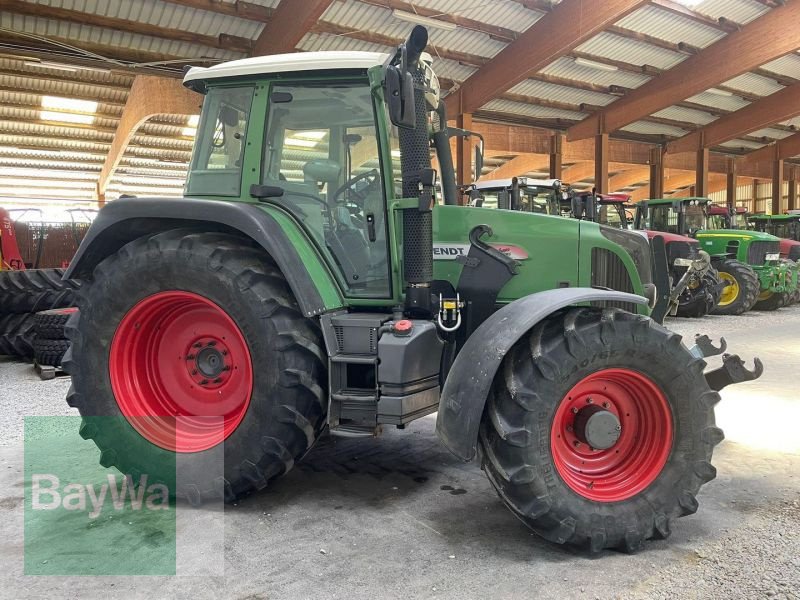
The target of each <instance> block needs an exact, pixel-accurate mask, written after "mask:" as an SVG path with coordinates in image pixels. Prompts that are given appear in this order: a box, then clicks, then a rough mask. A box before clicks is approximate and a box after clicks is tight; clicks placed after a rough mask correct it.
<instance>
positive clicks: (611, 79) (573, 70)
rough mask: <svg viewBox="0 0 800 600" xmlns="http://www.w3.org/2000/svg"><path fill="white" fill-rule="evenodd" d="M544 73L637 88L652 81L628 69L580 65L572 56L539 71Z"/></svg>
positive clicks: (600, 83)
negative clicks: (617, 69)
mask: <svg viewBox="0 0 800 600" xmlns="http://www.w3.org/2000/svg"><path fill="white" fill-rule="evenodd" d="M539 72H540V73H542V74H543V75H552V76H554V77H563V78H564V79H573V80H575V81H581V82H585V83H591V84H594V85H619V86H622V87H625V88H631V89H633V88H637V87H639V86H640V85H642V84H644V83H647V82H648V81H650V77H649V76H647V75H644V74H640V73H630V72H628V71H621V70H620V71H606V70H603V69H595V68H592V67H587V66H584V65H579V64H578V63H576V62H575V61H574V60H573V59H572V58H570V57H568V56H562V57H561V58H559V59H557V60H555V61H554V62H552V63H550V64H549V65H547V66H546V67H545V68H544V69H542V70H541V71H539Z"/></svg>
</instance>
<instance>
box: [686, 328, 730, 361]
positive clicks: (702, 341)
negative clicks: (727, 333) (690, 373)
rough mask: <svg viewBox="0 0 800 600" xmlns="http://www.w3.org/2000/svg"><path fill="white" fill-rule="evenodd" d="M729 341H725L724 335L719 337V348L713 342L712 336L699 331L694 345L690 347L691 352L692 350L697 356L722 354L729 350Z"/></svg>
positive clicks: (706, 356) (705, 356)
mask: <svg viewBox="0 0 800 600" xmlns="http://www.w3.org/2000/svg"><path fill="white" fill-rule="evenodd" d="M727 348H728V342H726V341H725V338H724V337H721V338H719V348H717V347H715V346H714V344H713V343H712V342H711V338H709V337H708V336H707V335H700V334H699V333H698V334H697V335H695V336H694V346H692V347H691V348H689V352H691V353H692V354H693V355H694V356H696V357H697V358H708V357H709V356H717V355H719V354H722V353H723V352H725V350H727Z"/></svg>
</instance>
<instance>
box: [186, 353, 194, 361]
mask: <svg viewBox="0 0 800 600" xmlns="http://www.w3.org/2000/svg"><path fill="white" fill-rule="evenodd" d="M186 360H194V354H187V355H186Z"/></svg>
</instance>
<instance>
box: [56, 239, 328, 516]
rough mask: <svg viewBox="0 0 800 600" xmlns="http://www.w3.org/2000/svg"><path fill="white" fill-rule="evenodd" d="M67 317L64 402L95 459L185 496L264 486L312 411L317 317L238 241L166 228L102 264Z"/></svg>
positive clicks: (302, 441)
mask: <svg viewBox="0 0 800 600" xmlns="http://www.w3.org/2000/svg"><path fill="white" fill-rule="evenodd" d="M78 305H79V307H80V312H79V313H75V314H74V315H73V316H72V318H71V319H70V321H69V323H68V325H67V333H68V336H69V338H70V340H71V342H72V347H71V349H70V350H69V351H68V353H67V356H66V357H65V359H64V361H63V366H64V368H65V369H66V370H67V371H68V372H70V374H71V375H72V379H73V388H72V389H71V390H70V394H69V397H68V399H67V400H68V402H69V404H70V405H71V406H74V407H77V408H78V410H79V411H80V413H81V415H82V416H83V424H82V425H81V430H80V433H81V435H82V436H83V437H84V438H87V439H89V438H90V439H92V440H93V441H94V442H95V444H97V446H98V447H99V448H100V450H101V454H100V463H101V464H102V465H104V466H106V467H110V466H115V467H116V468H117V469H119V470H120V471H121V472H122V473H123V474H126V475H128V474H130V475H132V477H133V479H134V481H137V480H138V477H137V475H138V476H142V475H143V474H147V475H148V480H149V481H150V482H162V483H165V484H167V485H168V487H169V486H170V483H171V482H174V481H175V480H176V468H177V469H179V470H180V472H179V473H178V474H177V481H178V482H180V483H179V487H178V488H177V490H175V489H174V488H170V489H171V490H172V491H174V492H175V495H177V496H181V497H186V498H188V499H189V500H190V501H191V502H192V503H199V502H201V501H202V500H203V499H204V498H220V497H221V498H223V499H224V500H225V501H231V500H233V499H235V498H236V497H238V496H240V495H242V494H245V493H247V492H250V491H252V490H257V489H260V488H263V487H264V486H266V485H267V482H268V481H269V480H270V479H272V478H274V477H277V476H279V475H281V474H283V473H285V472H286V471H288V470H289V469H291V468H292V466H293V464H294V461H295V460H297V459H299V458H300V457H301V456H303V455H304V454H305V453H306V452H307V451H308V449H309V448H310V447H311V445H312V444H313V443H314V441H315V440H316V438H317V436H318V434H319V433H320V431H321V429H322V427H323V425H324V423H325V413H326V409H327V405H326V403H325V397H326V396H325V394H326V392H325V390H326V387H327V384H326V381H327V379H326V374H325V373H326V365H325V361H324V357H325V354H324V352H323V350H322V348H323V346H322V339H321V334H320V331H319V330H318V328H317V326H316V324H315V323H314V322H313V321H311V320H309V319H306V318H305V317H304V316H303V315H302V314H301V313H300V311H299V309H298V307H297V303H296V302H295V300H294V298H293V296H292V293H291V291H290V289H289V287H288V285H287V284H286V281H285V279H284V277H283V276H282V274H281V273H280V271H279V270H278V269H277V268H276V267H275V265H274V264H273V263H272V262H271V261H270V260H269V258H268V257H267V256H266V255H265V254H264V253H263V252H262V251H261V250H260V249H257V248H255V247H253V246H252V245H251V244H249V243H248V241H246V240H243V239H240V238H237V237H235V236H232V235H228V234H221V233H198V232H192V231H190V230H172V231H167V232H164V233H160V234H158V235H154V236H152V237H146V238H140V239H138V240H135V241H133V242H131V243H129V244H127V245H126V246H124V247H123V248H122V249H121V250H120V251H119V252H117V253H116V254H114V255H112V256H111V257H109V258H107V259H105V260H104V261H103V262H101V263H100V264H99V265H98V266H97V268H96V269H95V271H94V274H93V280H92V281H90V282H87V283H86V285H85V286H83V288H82V290H81V293H80V297H79V301H78Z"/></svg>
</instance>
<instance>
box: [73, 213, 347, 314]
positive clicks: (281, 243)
mask: <svg viewBox="0 0 800 600" xmlns="http://www.w3.org/2000/svg"><path fill="white" fill-rule="evenodd" d="M180 227H198V228H202V229H204V230H206V231H223V232H229V233H234V234H237V235H241V236H243V237H246V238H250V239H251V240H253V241H254V242H255V243H257V244H258V245H259V246H261V247H262V248H263V249H264V250H265V251H266V252H267V253H268V254H269V255H270V256H271V257H272V259H273V260H274V261H275V262H276V263H277V265H278V267H279V268H280V270H281V272H282V273H283V274H284V276H285V277H286V281H287V282H288V284H289V287H290V288H291V289H292V292H293V293H294V296H295V298H296V299H297V303H298V304H299V305H300V309H301V310H302V311H303V314H305V315H306V316H309V317H310V316H313V315H318V314H320V313H322V312H324V311H325V310H330V309H333V308H337V307H339V306H341V305H342V301H341V296H340V295H339V293H338V291H336V287H335V284H334V283H333V281H332V280H328V281H318V282H316V283H315V280H314V279H312V277H311V274H310V273H309V269H308V267H307V265H306V264H305V263H304V261H303V259H302V257H301V256H300V253H299V252H298V250H297V248H295V245H294V244H293V243H292V241H291V240H290V239H289V236H288V235H287V234H286V232H285V231H284V230H283V228H282V227H281V225H280V224H279V223H278V221H277V220H276V219H275V217H273V216H272V215H271V214H269V213H268V212H266V211H264V210H262V209H260V208H259V207H258V206H254V205H252V204H247V203H244V202H221V201H218V200H204V199H199V198H122V199H120V200H115V201H114V202H111V203H110V204H108V205H106V206H105V207H104V208H103V209H102V210H101V211H100V212H99V214H98V215H97V218H96V219H95V220H94V222H93V223H92V226H91V227H90V228H89V231H88V232H87V234H86V237H85V238H84V239H83V242H82V243H81V245H80V247H79V248H78V252H77V253H76V254H75V258H74V259H73V260H72V262H71V263H70V266H69V269H67V272H66V274H65V275H64V276H65V277H67V278H74V279H86V278H88V277H90V276H91V274H92V272H93V271H94V268H95V267H96V266H97V265H98V264H99V263H100V262H102V261H103V260H104V259H105V258H106V257H108V256H110V255H112V254H114V253H115V252H117V251H118V250H119V249H120V248H122V247H123V246H124V245H125V244H127V243H128V242H131V241H133V240H135V239H137V238H140V237H142V236H145V235H154V234H156V233H159V232H162V231H168V230H170V229H176V228H180ZM320 279H324V278H320ZM318 284H319V285H318ZM321 288H324V289H325V292H326V298H327V302H326V301H325V300H324V299H323V296H322V293H321V292H320V289H321ZM332 299H333V300H332ZM326 304H327V306H326Z"/></svg>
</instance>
